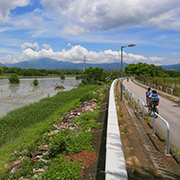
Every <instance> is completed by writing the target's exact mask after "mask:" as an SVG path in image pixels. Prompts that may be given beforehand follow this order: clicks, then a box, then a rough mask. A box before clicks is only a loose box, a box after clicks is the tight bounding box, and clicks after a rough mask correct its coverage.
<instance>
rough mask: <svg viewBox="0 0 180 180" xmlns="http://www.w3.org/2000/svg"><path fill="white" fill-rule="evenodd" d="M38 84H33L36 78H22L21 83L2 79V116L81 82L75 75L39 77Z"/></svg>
mask: <svg viewBox="0 0 180 180" xmlns="http://www.w3.org/2000/svg"><path fill="white" fill-rule="evenodd" d="M37 80H38V81H39V85H38V86H34V85H33V81H34V78H25V79H20V83H19V84H9V80H8V79H1V80H0V117H2V116H4V115H6V113H7V112H9V111H12V110H14V109H17V108H20V107H23V106H25V105H27V104H30V103H33V102H38V101H39V100H40V99H42V98H45V97H51V96H54V95H55V94H57V93H58V92H60V91H69V90H71V89H73V88H75V87H77V86H78V84H79V83H80V82H81V81H80V80H76V79H75V78H74V77H66V79H65V80H61V79H60V78H37ZM56 86H64V87H65V89H64V90H61V89H55V87H56Z"/></svg>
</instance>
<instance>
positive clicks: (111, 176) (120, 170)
mask: <svg viewBox="0 0 180 180" xmlns="http://www.w3.org/2000/svg"><path fill="white" fill-rule="evenodd" d="M116 82H117V79H115V80H114V81H113V83H112V84H111V88H110V93H109V107H108V120H107V137H106V165H105V173H106V180H117V179H118V180H127V179H128V176H127V171H126V164H125V159H124V153H123V150H122V143H121V136H120V131H119V124H118V118H117V112H116V105H115V97H114V86H115V84H116Z"/></svg>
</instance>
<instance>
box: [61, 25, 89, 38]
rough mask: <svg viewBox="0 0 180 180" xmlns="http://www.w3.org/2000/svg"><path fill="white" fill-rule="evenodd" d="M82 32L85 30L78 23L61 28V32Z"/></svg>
mask: <svg viewBox="0 0 180 180" xmlns="http://www.w3.org/2000/svg"><path fill="white" fill-rule="evenodd" d="M84 32H86V30H85V29H83V28H81V27H80V26H78V25H72V24H69V25H67V26H65V27H64V30H63V33H65V34H70V35H74V36H75V35H78V34H82V33H84Z"/></svg>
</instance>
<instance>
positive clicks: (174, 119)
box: [123, 80, 180, 152]
mask: <svg viewBox="0 0 180 180" xmlns="http://www.w3.org/2000/svg"><path fill="white" fill-rule="evenodd" d="M123 84H124V86H125V87H127V88H128V89H129V90H130V91H131V92H133V93H134V95H135V100H136V102H137V100H138V98H141V99H142V100H143V101H144V102H146V100H145V92H146V89H144V88H142V87H140V86H138V85H136V84H135V83H133V82H132V81H130V80H129V82H127V80H124V81H123ZM159 97H160V103H159V105H158V110H159V114H160V115H161V116H162V117H163V118H164V119H165V120H166V121H168V123H169V126H170V144H171V145H172V146H173V147H175V148H176V149H177V150H178V151H179V152H180V105H179V104H177V103H175V102H172V101H170V100H168V99H166V98H164V97H161V96H159ZM145 112H147V108H146V110H145ZM156 128H157V129H158V130H159V131H160V133H162V134H163V135H164V137H166V136H167V135H166V125H165V124H164V122H163V121H161V120H160V119H159V118H157V119H156Z"/></svg>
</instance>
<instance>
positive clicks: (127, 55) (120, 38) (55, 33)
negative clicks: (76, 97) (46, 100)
mask: <svg viewBox="0 0 180 180" xmlns="http://www.w3.org/2000/svg"><path fill="white" fill-rule="evenodd" d="M0 39H1V41H0V62H1V63H15V62H20V61H24V60H32V59H38V58H52V59H55V60H58V61H70V62H74V63H76V62H82V60H83V58H84V56H85V55H86V57H87V60H88V63H107V62H109V63H111V62H120V57H121V52H120V50H121V46H122V45H128V44H136V46H135V47H133V48H129V47H127V48H124V53H123V56H124V61H125V62H126V63H138V62H143V63H144V62H145V63H149V64H155V65H164V64H176V63H180V1H179V0H146V1H144V0H126V1H124V0H111V1H110V0H91V1H89V0H1V1H0ZM32 49H34V50H32Z"/></svg>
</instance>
